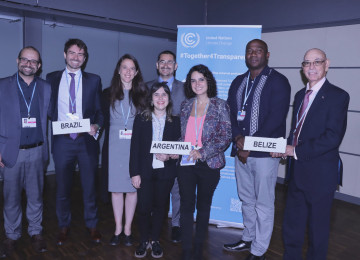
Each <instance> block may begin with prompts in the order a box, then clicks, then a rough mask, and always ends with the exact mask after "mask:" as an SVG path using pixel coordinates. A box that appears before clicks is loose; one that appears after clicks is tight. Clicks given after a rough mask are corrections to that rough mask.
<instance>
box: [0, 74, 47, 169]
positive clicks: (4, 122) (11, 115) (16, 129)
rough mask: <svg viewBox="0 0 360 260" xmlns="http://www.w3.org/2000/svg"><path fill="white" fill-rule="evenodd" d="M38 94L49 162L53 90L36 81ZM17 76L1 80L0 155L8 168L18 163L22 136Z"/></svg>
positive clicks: (45, 150) (44, 159)
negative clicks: (48, 112) (49, 132)
mask: <svg viewBox="0 0 360 260" xmlns="http://www.w3.org/2000/svg"><path fill="white" fill-rule="evenodd" d="M36 82H37V83H36V92H35V93H37V95H38V97H39V108H40V117H41V130H42V133H43V138H44V140H43V141H44V144H43V145H42V150H43V161H44V163H45V162H46V161H47V160H48V143H47V135H46V133H47V111H48V107H49V102H50V95H51V88H50V85H49V84H48V83H47V82H46V81H45V80H43V79H41V78H37V79H36ZM17 89H18V85H17V79H16V74H15V75H13V76H11V77H7V78H3V79H0V154H1V156H2V161H3V162H4V164H5V166H6V167H9V168H11V167H13V166H14V165H15V163H16V160H17V157H18V154H19V147H20V136H21V117H20V104H19V94H18V90H17Z"/></svg>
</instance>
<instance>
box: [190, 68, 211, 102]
mask: <svg viewBox="0 0 360 260" xmlns="http://www.w3.org/2000/svg"><path fill="white" fill-rule="evenodd" d="M195 71H196V72H199V73H201V74H203V76H204V78H205V79H206V82H207V87H208V89H207V92H206V93H207V96H208V97H209V98H212V97H216V95H217V89H216V80H215V78H214V75H213V74H212V72H211V71H210V70H209V68H208V67H206V66H205V65H203V64H199V65H195V66H194V67H192V68H191V69H190V70H189V73H188V74H187V76H186V82H185V83H184V88H185V95H186V97H187V98H193V97H195V96H196V94H195V93H194V91H193V90H192V87H191V74H192V73H193V72H195Z"/></svg>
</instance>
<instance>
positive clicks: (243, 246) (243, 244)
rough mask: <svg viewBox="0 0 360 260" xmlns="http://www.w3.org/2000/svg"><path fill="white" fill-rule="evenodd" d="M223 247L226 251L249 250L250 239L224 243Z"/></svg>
mask: <svg viewBox="0 0 360 260" xmlns="http://www.w3.org/2000/svg"><path fill="white" fill-rule="evenodd" d="M223 248H224V249H225V250H227V251H236V252H240V251H245V250H250V248H251V241H244V240H240V241H239V242H236V243H233V244H224V246H223Z"/></svg>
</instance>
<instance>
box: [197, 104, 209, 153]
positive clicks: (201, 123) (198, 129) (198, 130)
mask: <svg viewBox="0 0 360 260" xmlns="http://www.w3.org/2000/svg"><path fill="white" fill-rule="evenodd" d="M209 102H210V101H209ZM208 105H209V103H207V104H206V107H205V109H204V113H203V119H202V122H201V119H200V125H199V128H198V127H197V112H196V110H197V109H196V108H197V99H195V135H196V143H195V146H196V147H197V146H198V140H199V133H200V129H201V127H202V125H203V124H204V121H205V113H206V110H207V108H208Z"/></svg>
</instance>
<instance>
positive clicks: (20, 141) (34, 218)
mask: <svg viewBox="0 0 360 260" xmlns="http://www.w3.org/2000/svg"><path fill="white" fill-rule="evenodd" d="M16 62H17V64H18V72H17V73H15V74H14V75H13V76H10V77H7V78H3V79H0V171H2V172H3V178H4V188H3V192H4V227H5V235H6V239H5V241H4V243H3V246H4V248H3V249H4V251H3V252H2V255H3V256H4V255H5V256H10V255H11V254H12V253H13V251H14V249H15V246H16V241H17V240H18V239H19V238H20V237H21V231H22V225H21V222H22V221H21V220H22V206H21V196H22V190H23V189H24V190H25V194H26V199H27V206H26V218H27V220H28V223H29V226H28V229H27V230H28V233H29V235H30V236H31V243H32V246H33V248H34V250H35V251H37V252H44V251H46V243H45V241H44V239H43V236H42V234H41V233H42V229H43V228H42V226H41V222H42V214H43V198H42V196H43V186H44V168H45V165H46V162H47V160H48V145H47V135H46V134H47V110H48V107H49V102H50V95H51V88H50V85H49V84H48V83H46V81H44V80H43V79H41V78H39V77H37V76H36V73H37V72H38V70H39V69H40V67H41V65H42V64H41V57H40V53H39V51H38V50H37V49H35V48H34V47H32V46H28V47H25V48H23V49H22V50H21V51H20V53H19V55H18V58H17V60H16Z"/></svg>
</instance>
